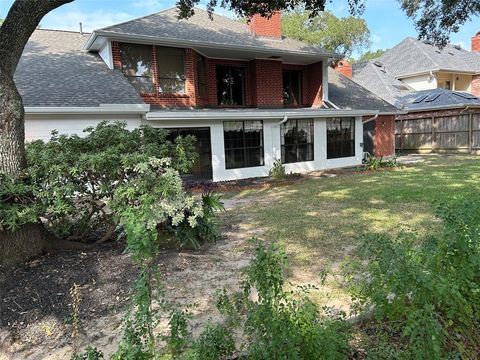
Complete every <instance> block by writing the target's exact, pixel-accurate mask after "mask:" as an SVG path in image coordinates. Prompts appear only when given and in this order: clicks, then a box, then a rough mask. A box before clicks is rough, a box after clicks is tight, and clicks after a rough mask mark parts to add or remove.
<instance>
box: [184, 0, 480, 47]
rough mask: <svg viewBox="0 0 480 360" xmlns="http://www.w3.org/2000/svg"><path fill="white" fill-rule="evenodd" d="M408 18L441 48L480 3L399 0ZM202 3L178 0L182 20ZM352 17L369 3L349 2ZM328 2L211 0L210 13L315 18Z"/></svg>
mask: <svg viewBox="0 0 480 360" xmlns="http://www.w3.org/2000/svg"><path fill="white" fill-rule="evenodd" d="M398 1H399V2H400V4H401V7H402V9H403V10H404V11H405V13H406V14H407V16H409V17H410V18H412V19H413V20H414V21H415V26H416V28H417V30H418V33H419V38H421V39H430V40H432V41H434V42H435V43H436V44H438V45H441V46H442V45H446V44H447V42H448V39H449V36H450V34H451V33H452V32H458V30H459V28H460V26H461V25H463V24H465V23H466V22H467V21H469V20H471V19H472V17H474V16H477V15H479V14H480V3H479V2H478V1H470V0H398ZM199 3H200V0H177V7H178V9H179V17H181V18H187V17H190V16H192V15H193V14H194V13H195V9H194V7H195V6H197V5H199ZM347 3H348V6H349V10H350V14H351V15H352V16H358V15H362V14H363V12H364V11H365V4H366V3H367V4H368V1H367V0H348V1H347ZM326 4H327V1H326V0H272V1H257V0H249V1H238V0H208V1H207V2H206V7H207V10H208V11H209V12H210V13H212V12H213V11H214V9H215V7H216V6H222V7H223V8H225V9H228V10H232V11H233V12H235V13H236V14H237V15H238V16H239V17H240V18H248V17H250V16H253V15H255V14H257V13H258V14H262V15H264V16H271V14H272V12H273V11H277V10H285V11H288V10H290V11H293V10H294V9H296V8H298V7H302V8H304V9H305V10H306V11H308V12H309V13H310V17H311V18H315V17H316V16H319V15H320V16H321V14H322V12H323V11H325V5H326Z"/></svg>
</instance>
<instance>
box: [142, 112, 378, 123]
mask: <svg viewBox="0 0 480 360" xmlns="http://www.w3.org/2000/svg"><path fill="white" fill-rule="evenodd" d="M376 114H378V110H331V109H328V110H327V109H319V110H318V111H312V110H310V111H288V110H285V111H281V112H278V111H271V112H269V111H202V110H198V111H195V110H190V111H188V110H187V111H177V110H174V111H168V110H165V111H151V112H149V113H147V115H146V120H154V121H155V120H156V121H158V120H160V121H161V120H251V119H261V120H269V119H279V120H281V119H284V118H285V116H286V117H287V118H289V119H304V118H327V117H354V116H367V115H376Z"/></svg>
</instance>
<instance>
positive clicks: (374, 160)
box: [363, 154, 398, 170]
mask: <svg viewBox="0 0 480 360" xmlns="http://www.w3.org/2000/svg"><path fill="white" fill-rule="evenodd" d="M363 163H364V165H365V168H366V169H367V170H378V169H380V168H388V167H397V166H398V163H397V159H396V158H393V159H384V158H383V156H382V157H379V158H378V157H375V156H372V155H370V154H367V157H366V158H365V160H364V161H363Z"/></svg>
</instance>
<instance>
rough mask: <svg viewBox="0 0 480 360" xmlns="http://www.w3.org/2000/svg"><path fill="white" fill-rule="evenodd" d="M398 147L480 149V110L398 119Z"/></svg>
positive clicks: (422, 149) (396, 124)
mask: <svg viewBox="0 0 480 360" xmlns="http://www.w3.org/2000/svg"><path fill="white" fill-rule="evenodd" d="M395 149H396V150H397V151H419V152H431V151H462V152H480V113H469V114H456V115H449V116H432V117H423V118H410V117H409V118H404V119H400V120H396V121H395Z"/></svg>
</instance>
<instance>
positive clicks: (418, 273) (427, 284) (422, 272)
mask: <svg viewBox="0 0 480 360" xmlns="http://www.w3.org/2000/svg"><path fill="white" fill-rule="evenodd" d="M436 213H437V215H438V216H439V217H440V218H441V219H442V220H443V224H444V232H443V234H442V235H440V236H436V237H432V238H428V239H419V238H418V236H417V235H416V234H415V233H411V232H410V233H409V232H403V233H401V234H400V235H398V236H396V237H393V238H392V237H389V236H386V235H380V234H373V235H369V236H365V237H364V245H363V247H362V249H361V260H360V261H357V262H352V263H350V265H349V267H348V268H347V275H348V279H349V284H350V290H351V292H352V294H353V297H354V300H356V301H357V303H358V304H359V305H360V306H361V309H362V310H364V309H371V311H373V313H374V314H375V316H376V318H377V319H379V320H380V321H382V322H387V323H388V324H391V325H392V326H394V327H395V329H398V331H399V334H398V337H399V338H400V340H399V341H398V342H399V343H400V344H402V343H403V344H404V348H403V350H404V351H405V353H407V354H409V356H408V357H412V358H415V359H448V358H452V357H460V358H465V359H473V358H476V356H477V355H478V354H479V353H480V352H479V351H480V271H479V270H480V208H479V207H478V199H468V200H457V201H454V202H452V203H450V204H446V205H441V206H438V207H437V211H436Z"/></svg>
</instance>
